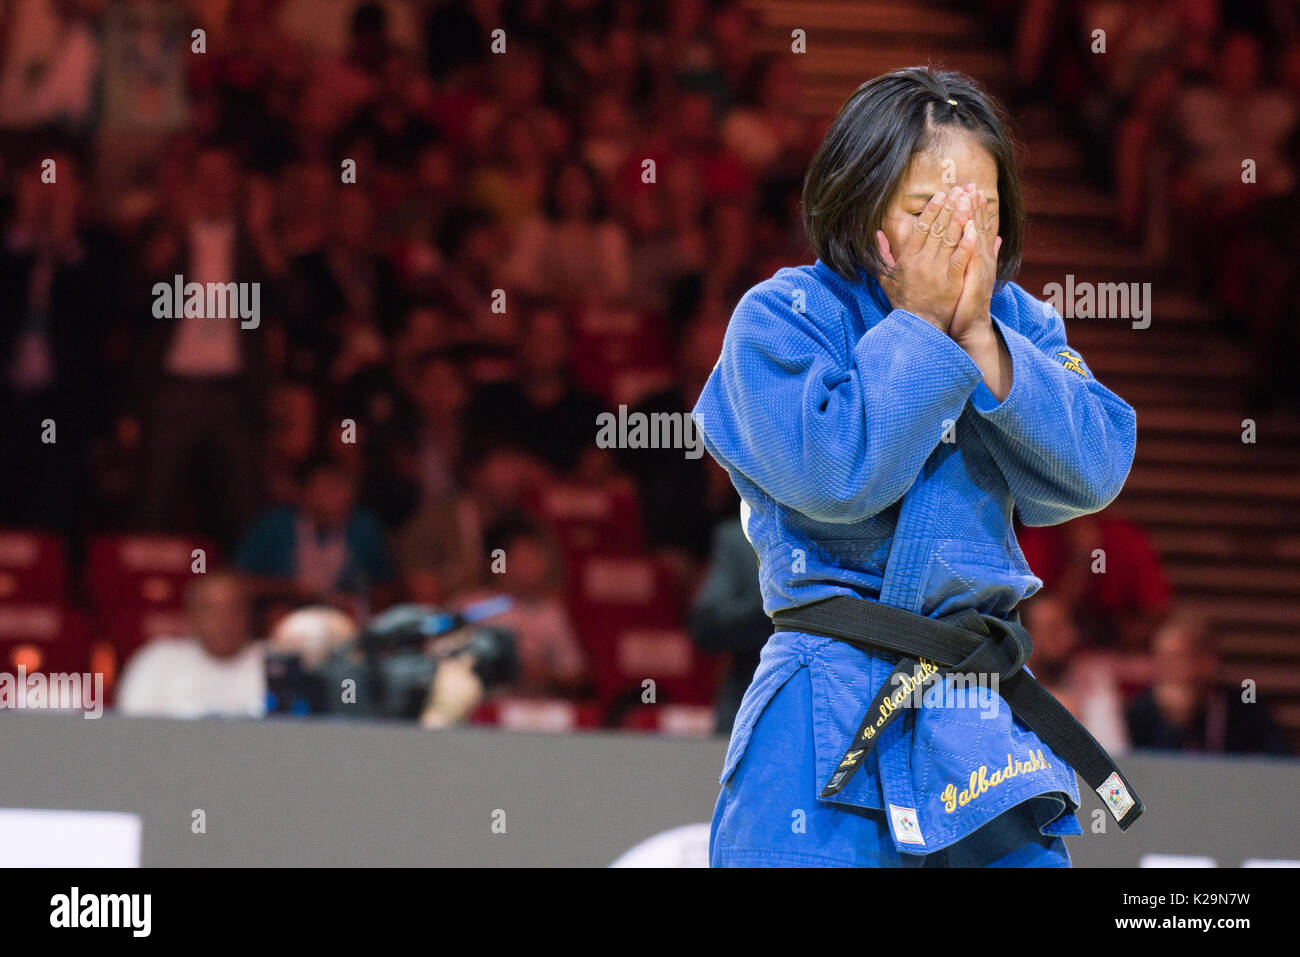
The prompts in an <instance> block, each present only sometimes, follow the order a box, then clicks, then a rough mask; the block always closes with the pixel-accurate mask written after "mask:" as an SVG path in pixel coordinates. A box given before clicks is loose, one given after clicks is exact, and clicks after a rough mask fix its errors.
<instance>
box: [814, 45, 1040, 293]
mask: <svg viewBox="0 0 1300 957" xmlns="http://www.w3.org/2000/svg"><path fill="white" fill-rule="evenodd" d="M959 130H964V131H966V132H969V133H971V134H972V135H973V136H975V137H976V138H977V139H978V140H979V142H980V143H981V145H983V146H984V147H985V148H986V149H987V150H988V151H989V153H990V154H992V156H993V159H994V160H995V161H996V163H997V165H998V235H999V236H1001V237H1002V248H1001V251H1000V252H999V254H998V276H997V279H998V282H999V283H1002V282H1006V281H1008V280H1010V279H1011V278H1012V277H1013V276H1014V275H1015V274H1016V272H1017V271H1018V270H1019V269H1020V258H1021V255H1022V249H1023V242H1024V202H1023V199H1022V197H1021V193H1020V177H1019V174H1018V172H1017V169H1016V145H1015V140H1014V139H1013V137H1012V135H1011V127H1010V120H1009V119H1008V117H1007V113H1006V110H1005V109H1004V108H1003V107H1002V105H1001V104H1000V103H998V102H997V100H995V99H994V98H993V97H991V96H989V95H988V94H986V93H985V92H984V91H983V90H981V89H980V87H979V85H978V84H977V83H976V82H975V81H974V80H972V79H971V78H970V77H968V76H966V75H965V74H964V73H955V72H950V71H941V70H935V69H933V68H931V67H907V68H906V69H902V70H894V71H893V72H891V73H885V74H883V75H881V76H878V77H876V78H875V79H873V80H868V81H867V82H866V83H864V84H862V85H861V86H860V87H858V88H857V90H856V91H854V93H853V95H852V96H851V97H849V99H848V101H847V102H846V103H845V104H844V105H843V106H842V107H840V111H839V113H838V114H836V117H835V119H834V121H833V122H832V123H831V127H830V129H829V130H828V131H827V133H826V137H825V138H824V139H823V140H822V142H821V145H820V146H819V147H818V148H817V152H816V153H815V154H814V155H813V158H812V162H811V163H810V164H809V165H808V172H807V174H806V175H805V176H804V183H803V221H804V227H805V228H806V229H807V231H808V238H809V239H810V240H811V242H812V247H813V251H814V252H815V253H816V255H817V257H818V258H819V259H821V260H822V262H824V263H826V265H827V266H829V267H830V268H831V269H833V270H835V272H836V273H838V274H839V275H841V276H843V277H844V278H845V279H848V280H849V281H850V282H856V281H858V279H859V278H860V277H859V270H865V271H866V272H867V273H868V274H870V275H872V276H879V275H880V274H881V273H883V272H885V271H886V270H887V268H888V267H887V266H886V264H885V261H884V259H883V258H882V257H881V254H880V249H879V247H878V245H877V243H876V230H878V229H879V228H880V224H881V222H882V221H883V219H884V215H885V210H886V207H887V206H888V204H889V201H890V199H891V198H892V197H893V195H894V192H895V190H896V189H897V188H898V183H899V180H900V179H902V177H903V175H904V173H905V172H906V171H907V168H908V164H910V163H911V161H912V157H913V156H915V155H916V154H917V153H919V152H923V151H924V150H926V149H928V148H930V147H932V146H933V145H934V144H935V142H936V140H937V139H938V137H939V136H942V135H945V134H946V133H948V132H953V131H959Z"/></svg>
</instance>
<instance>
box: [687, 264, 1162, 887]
mask: <svg viewBox="0 0 1300 957" xmlns="http://www.w3.org/2000/svg"><path fill="white" fill-rule="evenodd" d="M991 311H992V314H993V318H994V323H995V325H996V327H997V330H998V332H999V333H1000V334H1001V335H1002V338H1003V340H1004V341H1005V343H1006V345H1007V349H1008V351H1009V352H1010V355H1011V362H1012V370H1013V381H1012V386H1011V391H1010V393H1009V394H1008V396H1007V397H1006V399H1005V400H1004V401H1002V402H1000V403H999V402H998V401H997V399H996V398H995V397H994V396H993V394H992V393H991V392H990V391H989V390H988V388H987V387H986V386H985V385H984V384H983V381H982V379H983V374H982V373H981V372H980V370H979V367H978V366H977V365H976V364H975V362H974V361H973V360H972V359H971V358H970V357H969V356H968V355H967V354H966V353H965V351H964V350H962V348H961V347H960V346H958V345H957V344H956V342H954V341H953V340H952V339H951V338H950V337H948V336H947V335H945V334H944V333H942V332H940V331H939V330H938V329H936V328H935V327H934V326H932V325H931V324H930V323H928V322H926V321H925V320H924V319H921V318H919V317H917V316H914V315H912V314H911V313H908V312H905V311H903V310H901V309H893V310H891V309H890V308H889V304H888V301H887V299H886V298H885V296H884V294H883V292H882V291H881V289H880V287H879V285H878V284H877V283H876V282H875V280H874V279H872V278H871V277H869V276H866V275H865V273H863V274H861V276H860V281H859V282H855V283H850V282H848V281H846V280H845V279H843V278H842V277H840V276H838V275H837V274H836V273H835V272H834V271H833V270H831V269H830V268H829V267H827V266H826V265H825V264H824V263H822V262H820V261H818V262H817V263H816V264H815V265H813V266H801V267H798V268H795V269H782V270H780V271H779V272H777V273H776V275H775V276H773V277H772V278H771V279H768V280H766V281H764V282H762V283H759V284H758V285H757V286H755V287H754V288H753V289H751V290H749V292H747V293H746V294H745V296H744V297H743V298H742V299H741V301H740V303H739V305H737V307H736V310H735V312H734V314H733V315H732V318H731V323H730V325H729V326H728V329H727V335H726V339H725V341H724V343H723V347H722V355H721V357H720V358H719V360H718V364H717V366H716V367H715V368H714V370H713V373H712V375H711V376H710V377H709V380H708V382H707V384H706V385H705V387H704V390H703V392H702V393H701V395H700V399H699V402H698V403H697V404H696V407H695V411H694V419H695V423H696V425H697V427H698V428H699V429H700V431H701V434H702V435H703V438H704V442H705V445H706V447H707V448H708V450H709V452H710V454H712V455H713V457H714V458H715V459H717V461H718V462H719V463H720V464H721V465H722V466H723V467H725V468H726V469H727V471H728V472H729V473H730V475H731V479H732V482H733V483H734V484H735V486H736V489H737V490H738V491H739V493H740V496H741V499H742V505H741V516H742V521H743V523H744V526H745V533H746V535H747V536H748V538H749V540H750V542H751V543H752V544H753V546H754V549H755V551H756V552H757V553H758V557H759V580H760V585H761V587H762V592H763V606H764V609H765V610H766V611H767V612H768V614H772V613H774V612H776V611H778V610H780V609H783V608H789V607H793V606H796V605H802V604H806V603H808V602H811V601H816V600H818V599H821V598H827V597H830V596H832V595H842V594H847V595H855V596H857V597H860V598H868V599H874V600H878V601H881V602H884V603H885V604H889V605H893V606H895V607H898V608H903V609H905V610H907V611H911V612H915V613H918V614H922V615H927V616H931V617H940V616H944V615H947V614H949V613H952V612H955V611H958V610H960V609H963V608H974V609H975V610H976V611H979V612H980V613H982V614H988V615H996V616H999V617H1007V616H1009V615H1010V614H1011V613H1012V611H1013V609H1014V608H1015V606H1016V604H1017V603H1018V602H1019V601H1020V600H1021V599H1023V598H1025V597H1026V596H1028V595H1030V594H1032V593H1033V592H1035V591H1037V590H1038V588H1040V587H1041V585H1042V582H1041V581H1040V580H1039V579H1037V578H1035V577H1034V575H1033V573H1032V572H1031V571H1030V569H1029V567H1028V565H1027V563H1026V562H1025V558H1024V555H1023V554H1022V553H1021V551H1020V548H1019V546H1018V545H1017V544H1016V541H1015V536H1014V534H1013V532H1012V524H1011V521H1012V509H1013V508H1016V509H1018V510H1019V513H1020V516H1021V518H1022V520H1023V521H1025V522H1026V523H1027V524H1030V525H1052V524H1056V523H1059V522H1063V521H1066V520H1068V519H1070V518H1073V517H1075V516H1077V515H1082V514H1086V513H1088V512H1093V511H1096V510H1098V509H1101V508H1103V507H1105V506H1106V505H1107V504H1108V503H1109V502H1110V501H1111V500H1112V499H1113V498H1114V497H1115V496H1116V495H1117V494H1118V493H1119V491H1120V488H1121V487H1122V486H1123V483H1124V479H1125V478H1126V476H1127V475H1128V470H1129V467H1130V465H1131V464H1132V460H1133V450H1134V443H1135V437H1136V429H1135V416H1134V413H1133V410H1132V408H1131V407H1129V406H1128V405H1127V404H1126V403H1125V402H1124V401H1123V400H1122V399H1120V398H1119V397H1118V396H1116V395H1115V394H1114V393H1112V392H1110V391H1109V390H1108V389H1106V388H1105V387H1103V386H1102V385H1101V384H1100V383H1098V382H1097V381H1096V379H1094V378H1093V376H1092V373H1091V372H1090V371H1089V370H1088V367H1087V366H1086V365H1085V364H1084V362H1083V360H1082V358H1081V357H1080V355H1079V353H1077V352H1075V351H1074V350H1073V349H1071V348H1070V347H1069V345H1068V343H1067V342H1066V339H1065V329H1064V324H1063V323H1062V321H1061V318H1060V316H1059V315H1058V314H1057V313H1056V312H1055V310H1054V309H1052V308H1051V306H1049V305H1048V304H1046V303H1044V302H1041V301H1039V300H1036V299H1034V298H1033V297H1032V296H1030V295H1029V294H1028V293H1026V292H1025V291H1024V290H1023V289H1021V288H1020V287H1019V286H1017V285H1015V284H1014V283H1008V284H1005V285H1004V286H1002V287H1001V288H1000V289H999V290H998V291H997V293H996V294H995V295H994V296H993V301H992V307H991ZM896 660H897V659H896V658H895V657H894V656H887V655H883V654H882V655H869V654H867V653H864V652H863V651H861V650H859V649H857V648H854V647H851V646H849V645H846V644H844V643H842V642H837V641H834V640H832V639H828V638H823V637H818V636H814V635H806V634H798V633H791V632H779V633H777V634H775V635H773V637H772V638H771V639H770V640H769V641H768V643H767V645H766V647H765V648H764V650H763V655H762V659H761V661H760V664H759V667H758V670H757V671H756V673H755V675H754V680H753V683H752V684H751V685H750V688H749V690H748V692H747V693H746V695H745V699H744V701H743V703H742V705H741V708H740V712H739V713H738V715H737V717H736V722H735V726H734V729H733V732H732V738H731V745H730V748H729V750H728V754H727V759H726V764H725V767H724V769H723V774H722V784H723V785H724V787H723V791H722V794H721V795H720V796H719V799H718V808H717V810H716V812H715V816H714V825H713V840H712V855H713V859H714V863H715V864H729V863H742V864H754V863H774V864H798V863H813V864H818V863H820V864H828V863H842V864H867V865H871V864H890V863H899V862H906V858H903V857H902V856H901V855H928V854H933V853H934V852H936V851H941V850H943V851H944V856H945V857H949V856H951V858H952V859H953V860H973V859H974V858H980V859H982V860H984V861H985V862H987V863H994V862H997V861H1004V862H1005V861H1010V862H1012V863H1016V864H1027V863H1034V862H1039V863H1054V862H1059V861H1060V860H1062V859H1063V860H1064V861H1065V862H1066V863H1068V857H1065V855H1064V850H1063V846H1062V844H1061V842H1060V841H1059V839H1057V840H1053V838H1054V837H1057V836H1059V835H1062V834H1078V833H1080V828H1079V824H1078V820H1077V818H1076V816H1075V814H1074V811H1075V810H1076V809H1077V808H1078V805H1079V792H1078V786H1077V784H1076V782H1075V777H1074V772H1073V771H1072V770H1071V769H1070V767H1069V766H1068V765H1066V764H1065V762H1064V761H1062V760H1061V759H1060V758H1059V757H1058V756H1057V755H1056V754H1055V753H1054V752H1052V750H1051V749H1050V748H1048V747H1047V746H1046V745H1045V744H1043V743H1042V742H1041V741H1040V740H1039V739H1038V737H1037V736H1036V735H1035V734H1033V733H1032V732H1030V731H1029V730H1028V729H1026V728H1025V727H1024V726H1023V725H1022V724H1021V723H1020V722H1019V721H1017V720H1015V719H1014V718H1013V716H1012V714H1011V710H1010V708H1009V707H1007V706H1006V704H1005V702H1002V701H1001V700H1000V699H996V696H992V695H990V693H989V692H988V690H987V689H985V690H983V691H981V690H979V689H974V688H971V689H956V690H954V689H953V688H952V679H951V678H949V679H947V683H948V686H947V688H946V689H945V693H946V695H947V698H946V700H944V701H942V703H941V704H940V705H938V706H935V705H932V706H929V707H924V708H920V709H912V710H909V711H908V712H907V713H905V714H904V715H903V717H901V718H900V719H899V720H897V721H894V722H893V723H892V724H891V725H889V726H888V728H887V729H886V730H885V732H884V733H883V734H882V736H881V738H880V739H879V741H878V743H877V744H876V746H875V748H874V749H873V750H872V752H871V753H870V754H869V755H868V758H867V760H866V763H865V764H863V766H862V768H861V769H860V770H859V771H858V773H857V774H856V775H855V776H854V777H853V778H852V779H851V780H850V781H849V783H848V785H847V786H846V787H845V788H844V789H843V790H842V791H840V792H839V793H837V794H835V795H834V796H833V797H832V798H830V799H829V800H823V799H821V798H820V797H819V796H818V794H819V791H820V789H821V787H822V785H824V784H825V783H826V782H827V780H828V779H829V778H830V776H831V774H832V772H833V771H834V769H835V767H836V765H837V764H838V763H839V761H840V759H841V758H842V757H843V756H844V751H845V748H846V747H847V745H848V743H849V742H850V741H851V740H852V739H853V736H854V733H855V731H856V730H857V728H858V724H859V722H860V721H861V720H862V716H863V714H864V713H865V712H866V709H867V707H868V705H869V704H870V703H871V700H872V698H873V697H874V695H875V693H876V692H877V691H878V690H879V689H880V687H881V686H882V685H883V684H884V683H885V682H886V681H887V679H888V678H889V675H890V673H891V671H892V668H893V663H894V662H895V661H896ZM930 703H931V702H930V701H929V699H927V704H930ZM995 704H996V705H1000V707H997V708H996V709H994V707H993V706H994V705H995ZM991 712H992V714H991V716H990V717H985V715H989V714H990V713H991ZM751 736H752V738H753V741H752V742H751ZM747 755H748V756H749V757H750V760H748V761H747V760H746V757H747ZM773 776H775V780H774V779H773ZM792 802H795V803H792ZM1021 805H1024V807H1020V806H1021ZM1012 808H1017V809H1018V810H1017V811H1016V812H1015V813H1014V814H1004V812H1007V811H1008V810H1009V809H1012ZM995 819H997V823H996V824H994V825H993V827H991V828H986V829H985V830H984V831H981V832H980V833H979V834H978V835H974V836H971V835H972V832H974V831H975V830H976V829H977V828H981V827H982V826H983V825H985V824H988V823H989V822H993V821H994V820H995ZM1025 822H1029V826H1028V828H1026V824H1025ZM995 832H1002V833H1004V834H1006V835H1010V836H1009V837H1008V838H1007V840H1010V841H1011V842H1012V845H1016V844H1017V843H1021V844H1024V845H1025V846H1024V848H1023V849H1022V850H1021V851H1019V852H1016V853H1013V854H1012V855H1011V856H1010V857H1009V858H1008V857H1006V855H1005V854H1004V853H1003V851H1011V850H1013V847H1002V848H1001V850H999V847H998V843H997V841H996V840H992V838H991V837H990V835H994V834H995ZM1022 832H1023V833H1024V834H1027V835H1030V836H1029V837H1026V838H1024V840H1021V838H1020V837H1017V836H1016V835H1020V834H1021V833H1022ZM981 841H983V842H984V843H985V844H988V845H989V847H988V848H986V849H985V851H986V852H985V853H980V852H974V853H973V854H972V853H971V852H969V848H970V847H971V846H972V844H978V843H979V842H981ZM959 842H960V843H959ZM1003 843H1004V844H1005V842H1003ZM1040 844H1041V848H1042V853H1041V854H1037V855H1036V854H1035V848H1038V847H1039V846H1040Z"/></svg>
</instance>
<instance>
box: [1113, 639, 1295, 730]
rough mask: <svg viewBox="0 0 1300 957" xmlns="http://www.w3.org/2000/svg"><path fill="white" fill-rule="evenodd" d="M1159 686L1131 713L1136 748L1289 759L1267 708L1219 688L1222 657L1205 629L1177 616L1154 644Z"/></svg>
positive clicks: (1135, 703) (1234, 691)
mask: <svg viewBox="0 0 1300 957" xmlns="http://www.w3.org/2000/svg"><path fill="white" fill-rule="evenodd" d="M1153 652H1154V660H1153V662H1152V664H1153V667H1154V672H1155V682H1154V684H1153V685H1152V686H1151V688H1150V689H1148V690H1147V691H1145V692H1143V693H1142V694H1141V695H1140V696H1139V697H1138V698H1137V699H1136V700H1134V701H1133V703H1132V704H1131V705H1129V708H1128V714H1127V718H1128V731H1129V737H1130V738H1131V739H1132V742H1133V746H1134V747H1136V748H1150V749H1153V750H1162V751H1226V752H1231V753H1238V754H1240V753H1264V754H1290V753H1292V752H1291V746H1290V743H1289V742H1288V741H1287V739H1286V736H1285V735H1284V734H1283V733H1282V731H1281V729H1280V728H1279V727H1278V726H1277V725H1276V724H1275V723H1274V721H1273V718H1272V715H1271V713H1270V711H1269V708H1268V705H1267V704H1265V703H1264V702H1263V701H1259V700H1254V699H1253V698H1252V700H1246V696H1245V695H1244V693H1243V692H1242V691H1241V689H1239V688H1233V687H1230V686H1218V685H1216V684H1215V681H1216V678H1217V677H1218V665H1219V662H1218V657H1217V655H1216V654H1215V651H1214V648H1213V646H1212V645H1211V644H1210V636H1209V633H1208V630H1207V628H1206V626H1205V624H1204V623H1203V622H1201V621H1199V620H1197V619H1195V618H1191V617H1188V616H1185V615H1175V616H1173V617H1171V618H1170V619H1169V620H1168V621H1166V622H1165V623H1164V624H1163V625H1161V626H1160V628H1159V629H1157V631H1156V634H1155V639H1154V641H1153Z"/></svg>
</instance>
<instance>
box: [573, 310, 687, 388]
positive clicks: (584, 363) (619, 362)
mask: <svg viewBox="0 0 1300 957" xmlns="http://www.w3.org/2000/svg"><path fill="white" fill-rule="evenodd" d="M571 367H572V368H573V370H574V376H575V380H576V382H577V384H578V385H579V386H581V387H582V388H584V389H586V390H587V391H588V392H591V393H594V394H595V395H598V396H600V397H601V398H603V399H605V401H607V402H610V403H612V404H614V405H617V404H618V402H619V396H618V394H617V393H618V391H619V389H618V387H617V386H618V380H619V376H620V374H621V373H623V372H625V371H626V370H629V369H642V370H647V369H670V368H671V367H672V361H671V352H670V350H669V349H668V345H667V342H666V341H665V339H664V335H663V323H661V322H655V321H653V319H652V317H650V316H647V315H645V314H644V313H641V312H637V311H636V310H631V309H612V308H608V307H591V308H587V309H583V310H581V311H580V312H579V314H578V317H577V321H576V323H575V328H574V335H573V355H572V362H571ZM624 401H626V399H625V400H624Z"/></svg>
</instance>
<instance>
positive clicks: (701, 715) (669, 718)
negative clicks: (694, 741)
mask: <svg viewBox="0 0 1300 957" xmlns="http://www.w3.org/2000/svg"><path fill="white" fill-rule="evenodd" d="M622 727H624V728H626V729H628V730H629V731H651V732H655V733H658V734H669V735H675V736H678V737H691V738H707V737H710V736H711V735H713V734H714V732H715V730H716V728H717V719H716V717H715V716H714V713H713V708H712V707H711V706H709V705H702V704H661V705H654V706H653V707H652V706H650V705H643V706H641V707H639V708H635V709H633V710H631V711H629V712H628V713H627V716H626V717H625V718H624V719H623V722H622Z"/></svg>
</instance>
